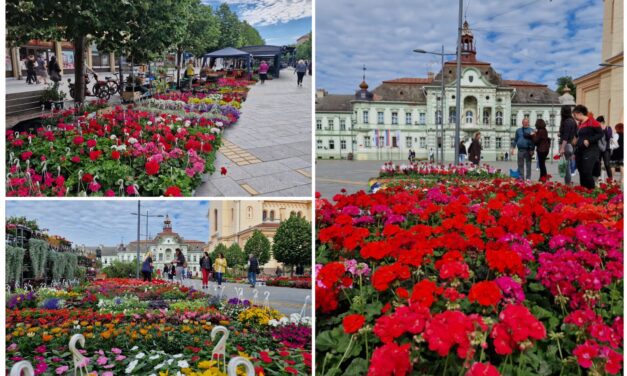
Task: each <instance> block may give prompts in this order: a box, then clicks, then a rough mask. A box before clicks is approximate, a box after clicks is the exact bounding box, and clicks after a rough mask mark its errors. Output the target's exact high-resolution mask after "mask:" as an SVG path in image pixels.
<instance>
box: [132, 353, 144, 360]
mask: <svg viewBox="0 0 627 376" xmlns="http://www.w3.org/2000/svg"><path fill="white" fill-rule="evenodd" d="M145 356H146V354H144V353H143V352H140V353H139V354H137V355H135V358H137V359H144V357H145Z"/></svg>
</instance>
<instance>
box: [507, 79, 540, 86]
mask: <svg viewBox="0 0 627 376" xmlns="http://www.w3.org/2000/svg"><path fill="white" fill-rule="evenodd" d="M503 86H515V87H518V86H532V87H547V86H546V85H543V84H538V83H536V82H531V81H522V80H503Z"/></svg>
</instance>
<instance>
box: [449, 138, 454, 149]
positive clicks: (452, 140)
mask: <svg viewBox="0 0 627 376" xmlns="http://www.w3.org/2000/svg"><path fill="white" fill-rule="evenodd" d="M449 138H450V140H451V149H452V148H454V147H455V137H454V136H451V137H449Z"/></svg>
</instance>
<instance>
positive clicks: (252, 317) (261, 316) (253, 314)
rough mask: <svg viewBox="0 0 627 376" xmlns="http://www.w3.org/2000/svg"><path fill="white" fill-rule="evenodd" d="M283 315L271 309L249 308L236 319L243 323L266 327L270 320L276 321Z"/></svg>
mask: <svg viewBox="0 0 627 376" xmlns="http://www.w3.org/2000/svg"><path fill="white" fill-rule="evenodd" d="M281 317H283V315H282V314H281V312H279V311H277V310H276V309H273V308H262V307H251V308H248V309H246V310H244V311H242V312H241V313H240V314H239V317H238V319H239V320H240V321H242V322H245V323H253V324H260V325H268V322H269V321H270V320H278V319H280V318H281Z"/></svg>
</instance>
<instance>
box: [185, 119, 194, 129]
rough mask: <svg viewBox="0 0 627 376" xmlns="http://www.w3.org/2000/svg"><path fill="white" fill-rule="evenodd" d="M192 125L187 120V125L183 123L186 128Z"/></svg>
mask: <svg viewBox="0 0 627 376" xmlns="http://www.w3.org/2000/svg"><path fill="white" fill-rule="evenodd" d="M191 124H192V122H191V121H189V120H185V123H183V125H184V126H185V128H187V127H189V126H190V125H191Z"/></svg>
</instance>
